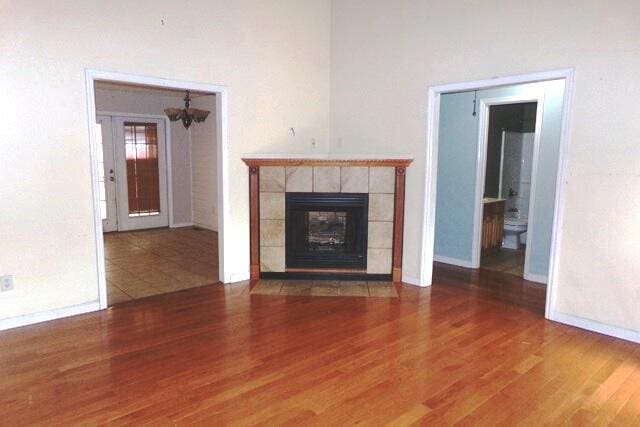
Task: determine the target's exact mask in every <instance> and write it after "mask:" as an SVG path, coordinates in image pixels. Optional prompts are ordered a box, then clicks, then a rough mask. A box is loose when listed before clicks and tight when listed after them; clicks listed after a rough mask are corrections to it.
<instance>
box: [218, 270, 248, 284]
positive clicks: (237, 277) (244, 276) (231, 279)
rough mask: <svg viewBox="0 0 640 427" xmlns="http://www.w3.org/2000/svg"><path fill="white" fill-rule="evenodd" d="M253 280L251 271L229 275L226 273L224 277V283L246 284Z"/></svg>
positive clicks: (230, 273)
mask: <svg viewBox="0 0 640 427" xmlns="http://www.w3.org/2000/svg"><path fill="white" fill-rule="evenodd" d="M250 278H251V274H250V273H249V271H248V270H247V271H242V272H229V273H225V275H224V283H225V284H227V283H238V282H244V281H246V280H249V279H250Z"/></svg>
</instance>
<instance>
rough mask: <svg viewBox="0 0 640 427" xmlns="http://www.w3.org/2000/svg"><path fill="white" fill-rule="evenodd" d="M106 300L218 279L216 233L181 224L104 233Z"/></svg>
mask: <svg viewBox="0 0 640 427" xmlns="http://www.w3.org/2000/svg"><path fill="white" fill-rule="evenodd" d="M104 246H105V256H106V270H107V292H108V295H107V300H108V302H109V305H113V304H118V303H121V302H125V301H130V300H133V299H138V298H144V297H148V296H151V295H157V294H163V293H167V292H174V291H178V290H182V289H187V288H193V287H196V286H203V285H208V284H212V283H216V282H218V233H216V232H215V231H210V230H204V229H195V228H193V227H184V228H159V229H153V230H140V231H128V232H121V233H105V235H104Z"/></svg>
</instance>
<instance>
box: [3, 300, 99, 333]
mask: <svg viewBox="0 0 640 427" xmlns="http://www.w3.org/2000/svg"><path fill="white" fill-rule="evenodd" d="M100 309H101V307H100V303H98V302H90V303H86V304H80V305H74V306H71V307H64V308H57V309H54V310H48V311H42V312H40V313H33V314H25V315H24V316H18V317H11V318H9V319H0V331H4V330H6V329H12V328H18V327H20V326H26V325H32V324H34V323H41V322H47V321H49V320H55V319H61V318H63V317H69V316H76V315H78V314H84V313H89V312H92V311H98V310H100Z"/></svg>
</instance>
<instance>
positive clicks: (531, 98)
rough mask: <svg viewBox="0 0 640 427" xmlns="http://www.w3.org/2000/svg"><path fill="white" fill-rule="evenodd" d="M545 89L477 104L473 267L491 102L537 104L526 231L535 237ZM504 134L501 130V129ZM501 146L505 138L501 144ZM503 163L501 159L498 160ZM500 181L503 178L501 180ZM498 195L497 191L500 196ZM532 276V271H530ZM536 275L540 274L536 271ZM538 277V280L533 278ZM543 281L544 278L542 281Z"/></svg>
mask: <svg viewBox="0 0 640 427" xmlns="http://www.w3.org/2000/svg"><path fill="white" fill-rule="evenodd" d="M544 99H545V96H544V93H542V92H540V93H529V94H525V95H515V96H513V95H511V96H502V97H496V98H487V99H482V100H480V107H479V109H478V110H479V112H480V116H479V122H478V153H477V158H476V192H475V198H476V199H475V211H474V216H473V243H472V252H471V254H472V255H471V256H472V257H473V259H472V265H473V267H472V268H480V256H481V253H482V245H481V242H482V215H483V202H482V199H483V196H484V184H485V177H486V170H487V147H488V145H489V144H488V142H489V141H488V138H489V120H490V119H491V118H490V115H489V111H490V110H489V109H490V108H491V107H492V106H494V105H508V104H522V103H526V102H535V103H536V105H537V107H536V124H535V133H534V141H533V164H532V167H531V177H530V180H531V189H530V192H529V193H530V194H529V212H528V220H527V234H528V235H529V236H530V238H531V241H533V240H534V237H533V236H535V234H534V228H533V223H534V220H533V218H534V213H535V209H534V208H535V203H533V202H534V200H535V198H536V180H537V175H538V163H539V157H540V138H541V136H542V118H543V116H544ZM503 137H504V133H503ZM502 150H504V141H503V147H502ZM500 163H501V165H502V161H501V162H500ZM500 174H501V175H502V167H501V168H500ZM500 182H501V183H502V179H501V180H500ZM500 197H501V195H500V194H499V195H498V198H500ZM531 246H532V245H531V244H529V245H527V247H526V249H525V260H524V272H525V276H526V275H527V274H528V273H529V271H530V259H531V250H530V249H531ZM531 276H534V275H531ZM538 277H540V276H539V275H538ZM536 281H537V280H536ZM545 283H546V282H545Z"/></svg>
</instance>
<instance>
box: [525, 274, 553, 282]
mask: <svg viewBox="0 0 640 427" xmlns="http://www.w3.org/2000/svg"><path fill="white" fill-rule="evenodd" d="M524 278H525V280H528V281H530V282H536V283H542V284H547V283H549V278H548V277H547V276H545V275H543V274H533V273H524Z"/></svg>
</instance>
